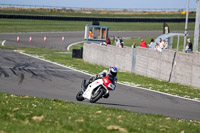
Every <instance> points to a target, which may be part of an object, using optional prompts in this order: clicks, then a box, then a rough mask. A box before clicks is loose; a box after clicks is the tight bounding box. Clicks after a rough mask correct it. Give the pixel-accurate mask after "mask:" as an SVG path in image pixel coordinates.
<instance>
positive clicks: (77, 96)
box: [76, 90, 84, 101]
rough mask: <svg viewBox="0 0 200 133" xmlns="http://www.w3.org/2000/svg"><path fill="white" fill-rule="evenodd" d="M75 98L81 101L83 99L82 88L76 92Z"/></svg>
mask: <svg viewBox="0 0 200 133" xmlns="http://www.w3.org/2000/svg"><path fill="white" fill-rule="evenodd" d="M76 100H77V101H83V100H84V97H83V92H82V90H80V91H79V92H78V93H77V95H76Z"/></svg>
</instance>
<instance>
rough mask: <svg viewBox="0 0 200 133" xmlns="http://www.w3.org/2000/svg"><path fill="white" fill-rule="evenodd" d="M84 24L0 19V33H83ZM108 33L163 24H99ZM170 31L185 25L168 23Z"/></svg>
mask: <svg viewBox="0 0 200 133" xmlns="http://www.w3.org/2000/svg"><path fill="white" fill-rule="evenodd" d="M86 24H92V22H77V21H52V20H26V19H0V29H1V30H0V32H1V33H5V32H59V31H60V32H64V31H84V28H85V25H86ZM100 24H101V25H104V26H108V27H109V30H110V31H162V28H163V23H131V22H129V23H128V22H126V23H121V22H115V23H114V22H100ZM194 24H195V23H189V24H188V30H194ZM168 25H169V26H170V30H171V31H183V30H184V27H185V23H168Z"/></svg>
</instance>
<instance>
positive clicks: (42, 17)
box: [0, 14, 195, 23]
mask: <svg viewBox="0 0 200 133" xmlns="http://www.w3.org/2000/svg"><path fill="white" fill-rule="evenodd" d="M0 18H6V19H36V20H62V21H102V22H177V23H181V22H185V18H92V17H60V16H31V15H8V14H0ZM188 22H195V18H189V19H188Z"/></svg>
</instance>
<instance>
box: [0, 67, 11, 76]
mask: <svg viewBox="0 0 200 133" xmlns="http://www.w3.org/2000/svg"><path fill="white" fill-rule="evenodd" d="M2 74H3V75H4V76H5V77H9V75H8V73H7V72H6V71H5V70H4V69H3V68H1V67H0V77H1V75H2Z"/></svg>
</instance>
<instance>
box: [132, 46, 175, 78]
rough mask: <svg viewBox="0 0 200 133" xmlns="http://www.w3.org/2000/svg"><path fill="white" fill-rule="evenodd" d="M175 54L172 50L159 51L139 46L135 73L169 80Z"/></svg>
mask: <svg viewBox="0 0 200 133" xmlns="http://www.w3.org/2000/svg"><path fill="white" fill-rule="evenodd" d="M174 54H175V52H174V51H170V50H164V51H162V52H158V51H153V50H150V49H146V48H140V47H137V48H136V64H135V73H137V74H140V75H143V76H147V77H152V78H157V79H162V80H166V81H168V80H169V76H170V73H171V70H172V62H173V58H174Z"/></svg>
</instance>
